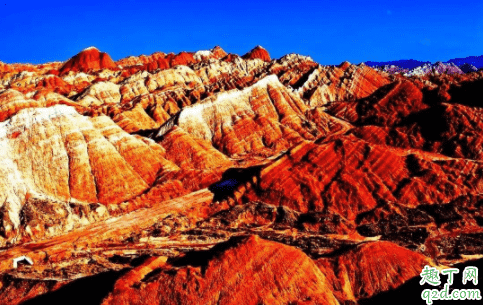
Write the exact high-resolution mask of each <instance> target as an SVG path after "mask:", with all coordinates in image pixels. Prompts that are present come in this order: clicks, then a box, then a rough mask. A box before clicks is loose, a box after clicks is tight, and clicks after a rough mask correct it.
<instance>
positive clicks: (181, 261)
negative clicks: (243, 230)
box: [168, 236, 249, 274]
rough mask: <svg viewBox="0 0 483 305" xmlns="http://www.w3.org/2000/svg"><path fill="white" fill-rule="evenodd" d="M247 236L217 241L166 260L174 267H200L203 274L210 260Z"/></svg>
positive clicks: (233, 246) (236, 244)
mask: <svg viewBox="0 0 483 305" xmlns="http://www.w3.org/2000/svg"><path fill="white" fill-rule="evenodd" d="M248 238H249V236H234V237H231V238H230V239H229V240H228V241H226V242H223V243H219V244H217V245H215V246H214V247H213V248H211V249H209V250H201V251H192V252H188V253H186V254H185V255H184V256H183V257H180V258H174V259H172V260H171V259H170V260H168V263H169V264H171V265H172V266H174V267H185V266H192V267H201V272H202V274H204V273H205V271H206V268H207V267H208V263H209V262H210V261H211V260H213V259H214V258H216V257H218V256H220V255H222V254H223V253H224V252H226V251H227V250H229V249H231V248H235V247H236V246H238V245H239V244H241V243H242V242H244V241H245V240H247V239H248Z"/></svg>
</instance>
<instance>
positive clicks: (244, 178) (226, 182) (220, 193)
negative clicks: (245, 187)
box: [208, 166, 262, 202]
mask: <svg viewBox="0 0 483 305" xmlns="http://www.w3.org/2000/svg"><path fill="white" fill-rule="evenodd" d="M261 169H262V166H252V167H248V168H229V169H227V170H226V171H225V172H224V173H223V175H222V177H221V180H220V181H218V182H215V183H213V184H212V185H210V186H209V187H208V189H209V190H210V191H211V192H212V193H213V194H214V198H213V201H214V202H216V201H222V200H225V199H228V198H229V197H230V196H231V195H232V194H233V191H234V190H235V189H236V188H237V187H238V186H240V185H242V184H245V183H246V182H248V181H251V180H252V178H253V177H254V176H257V177H258V176H259V174H260V171H261Z"/></svg>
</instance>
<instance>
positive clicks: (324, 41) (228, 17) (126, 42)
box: [0, 0, 483, 64]
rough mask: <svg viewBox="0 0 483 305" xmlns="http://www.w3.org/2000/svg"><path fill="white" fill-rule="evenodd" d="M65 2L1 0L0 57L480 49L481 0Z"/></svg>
mask: <svg viewBox="0 0 483 305" xmlns="http://www.w3.org/2000/svg"><path fill="white" fill-rule="evenodd" d="M66 2H67V1H50V2H49V1H46V0H45V1H44V0H37V1H30V0H26V1H19V0H15V1H13V0H0V37H1V45H0V61H3V62H6V63H13V62H31V63H42V62H48V61H65V60H67V59H68V58H70V57H71V56H73V55H75V54H76V53H78V52H79V51H81V50H82V49H84V48H86V47H89V46H96V47H97V48H98V49H100V50H101V51H104V52H107V53H109V54H110V55H111V57H112V58H113V59H114V60H117V59H120V58H123V57H126V56H129V55H140V54H151V53H153V52H156V51H162V52H166V53H168V52H175V53H177V52H180V51H197V50H203V49H210V48H212V47H213V46H215V45H220V46H221V47H222V48H223V49H224V50H225V51H227V52H229V53H236V54H240V55H242V54H244V53H246V52H247V51H249V50H250V49H251V48H253V47H254V46H256V45H262V46H263V47H265V48H266V49H267V50H268V51H269V53H270V54H271V56H272V57H273V58H278V57H281V56H283V55H285V54H288V53H299V54H303V55H310V56H311V57H312V58H314V59H315V60H316V61H317V62H319V63H321V64H339V63H340V62H342V61H344V60H348V61H350V62H353V63H359V62H362V61H369V60H371V61H387V60H397V59H417V60H423V61H433V62H434V61H437V60H443V61H444V60H447V59H451V58H455V57H466V56H470V55H483V0H481V1H473V0H469V1H465V0H460V1H446V0H441V1H433V0H429V1H410V0H407V1H399V0H394V1H378V0H375V1H362V0H360V1H352V0H344V1H333V0H332V1H327V2H326V1H304V0H299V1H297V0H293V1H285V0H283V1H282V0H281V1H262V0H258V1H252V0H245V1H243V0H241V1H232V0H225V1H210V0H205V1H191V0H179V1H134V0H129V1H122V0H117V1H111V0H98V1H90V0H80V1H76V2H74V3H73V4H70V3H66Z"/></svg>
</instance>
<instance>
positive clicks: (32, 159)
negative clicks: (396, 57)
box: [0, 47, 483, 305]
mask: <svg viewBox="0 0 483 305" xmlns="http://www.w3.org/2000/svg"><path fill="white" fill-rule="evenodd" d="M399 63H401V64H410V65H416V62H415V61H400V62H399ZM393 64H394V65H397V63H393ZM421 64H425V63H417V65H421ZM426 64H427V66H424V67H421V68H419V70H417V71H419V72H421V73H419V72H418V73H412V74H411V76H410V77H408V76H407V75H405V73H406V74H408V75H409V72H410V71H409V69H412V68H414V66H411V67H409V66H404V67H403V68H404V69H403V70H399V71H398V69H397V67H396V66H386V67H378V68H375V69H373V68H371V67H369V66H367V65H365V64H359V65H354V64H351V63H349V62H344V63H342V64H340V65H338V66H322V65H319V64H318V63H316V62H315V61H314V60H313V59H312V58H310V57H308V56H303V55H298V54H288V55H286V56H283V57H281V58H279V59H271V58H270V55H269V54H268V52H267V51H266V50H265V49H263V48H261V47H256V48H255V49H253V50H251V51H250V52H249V53H247V54H245V55H244V56H238V55H236V54H227V53H226V52H225V51H224V50H223V49H221V48H220V47H214V48H213V49H211V50H202V51H198V52H181V53H178V54H174V53H169V54H166V53H162V52H157V53H154V54H151V55H147V56H146V55H141V56H130V57H127V58H123V59H121V60H119V61H117V62H113V61H112V60H111V59H110V57H109V55H107V54H105V53H101V52H100V51H99V50H97V49H95V48H89V49H86V50H84V51H82V52H81V53H79V54H77V55H76V56H74V57H73V58H71V59H70V60H68V61H67V62H65V63H59V62H54V63H47V64H42V65H31V64H3V63H0V165H1V166H0V246H1V247H2V251H0V303H1V304H12V305H16V304H20V303H21V302H24V303H25V304H56V303H59V302H60V303H63V302H65V300H66V299H68V298H69V297H70V298H71V296H72V295H73V294H74V293H75V294H76V301H77V302H78V303H81V304H101V303H104V304H160V303H162V304H179V303H181V304H218V303H220V304H235V303H237V304H238V303H241V304H245V303H246V304H356V303H361V304H362V303H365V302H366V301H370V300H376V299H377V298H378V297H383V296H384V295H389V296H390V295H392V294H393V293H395V292H394V290H398V289H399V288H400V287H402V288H404V287H406V284H410V283H412V282H414V281H415V280H416V279H417V277H418V275H419V274H420V272H421V269H422V268H423V266H424V265H431V266H435V267H437V268H440V269H441V268H446V267H448V266H455V265H456V264H457V263H461V262H465V263H468V261H469V260H470V259H472V258H475V257H478V255H482V254H483V213H482V209H481V208H482V203H483V196H482V195H481V194H483V163H482V162H483V151H482V149H481V147H482V145H483V140H482V139H483V137H482V134H483V119H482V118H483V112H482V108H481V106H482V104H481V101H480V99H479V98H478V97H479V96H480V95H481V88H483V72H481V71H479V72H478V71H473V72H471V73H465V74H463V73H462V72H461V71H460V70H459V68H458V67H456V66H455V65H454V64H443V63H436V64H434V65H432V64H429V63H426ZM379 66H380V65H379ZM470 68H471V67H470ZM406 70H407V71H406ZM472 70H474V69H472ZM414 71H416V70H413V72H414ZM423 72H424V73H423ZM452 72H455V73H452ZM419 74H421V75H419ZM23 256H27V257H29V258H30V259H31V260H32V262H33V264H32V265H31V264H27V265H23V264H17V266H16V268H13V260H15V259H16V258H18V257H23ZM86 285H87V286H86ZM86 287H88V288H86ZM86 289H87V290H88V291H89V293H78V292H79V291H80V292H85V291H87V290H86ZM415 295H416V297H419V294H417V293H416V294H415ZM30 302H31V303H30Z"/></svg>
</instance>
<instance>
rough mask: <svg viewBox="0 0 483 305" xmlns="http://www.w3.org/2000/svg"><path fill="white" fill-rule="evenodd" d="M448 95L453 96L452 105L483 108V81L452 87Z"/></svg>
mask: <svg viewBox="0 0 483 305" xmlns="http://www.w3.org/2000/svg"><path fill="white" fill-rule="evenodd" d="M448 93H449V94H450V95H451V100H450V102H451V103H457V104H462V105H465V106H470V107H483V102H482V101H481V95H482V93H483V79H479V80H475V81H468V82H462V83H461V84H460V86H452V87H451V88H450V89H449V90H448Z"/></svg>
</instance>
